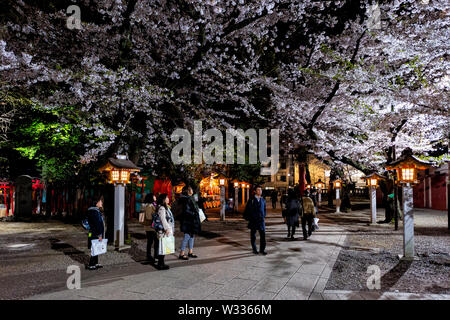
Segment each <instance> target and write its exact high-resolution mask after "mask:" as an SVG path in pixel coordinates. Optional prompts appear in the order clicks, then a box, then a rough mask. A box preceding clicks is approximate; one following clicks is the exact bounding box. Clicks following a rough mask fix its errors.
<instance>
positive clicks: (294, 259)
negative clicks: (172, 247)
mask: <svg viewBox="0 0 450 320" xmlns="http://www.w3.org/2000/svg"><path fill="white" fill-rule="evenodd" d="M279 216H280V214H279V212H275V213H272V214H269V217H268V219H267V240H268V241H267V242H268V247H267V251H268V253H269V254H268V255H267V256H260V255H258V256H255V255H253V254H252V253H251V251H250V243H249V234H248V230H246V229H245V228H242V227H243V224H242V221H241V222H239V221H237V219H229V220H227V222H225V223H224V222H220V221H218V220H216V219H212V221H210V222H208V223H207V224H208V228H206V225H205V229H210V230H225V229H226V231H223V232H220V234H215V236H214V233H211V235H212V236H211V237H206V238H205V237H198V238H197V239H196V245H195V252H196V254H198V255H199V258H198V259H190V260H189V261H181V260H178V259H177V256H176V255H171V256H168V257H167V258H166V262H167V264H169V265H170V266H171V269H170V270H167V271H157V270H155V269H154V268H153V267H152V266H145V267H148V271H146V269H145V271H144V272H142V270H141V271H140V272H139V274H134V275H129V273H125V276H124V273H123V272H122V273H121V275H119V276H108V273H105V274H104V276H102V277H100V278H101V280H93V279H92V278H95V277H89V278H88V279H85V280H84V281H83V279H82V285H81V286H82V288H81V289H79V290H62V291H58V292H53V293H48V294H41V295H35V296H32V297H30V299H38V300H39V299H45V300H46V299H82V300H83V299H89V300H90V299H101V300H104V299H106V300H110V299H139V300H147V299H152V300H158V299H165V300H166V299H175V300H190V299H193V300H211V299H213V300H224V299H226V300H237V299H241V300H242V299H244V300H245V299H251V300H272V299H275V300H307V299H310V300H355V299H356V300H374V299H380V300H385V299H389V300H391V299H398V300H405V299H413V300H417V299H432V300H441V299H445V300H450V296H449V295H437V294H414V293H401V292H378V291H364V292H353V291H336V290H325V287H326V284H327V281H328V278H329V277H330V274H331V272H332V269H333V265H334V263H335V261H336V258H337V256H338V254H339V252H340V250H341V247H342V245H343V244H344V241H345V238H346V235H345V234H346V232H343V228H342V226H339V225H336V224H331V223H329V220H327V219H326V218H325V216H323V219H322V220H323V222H325V223H319V224H320V230H319V231H317V232H315V233H313V236H312V237H311V238H310V239H309V240H308V241H303V240H302V236H301V232H300V233H298V234H297V235H296V236H297V239H296V240H295V241H288V240H286V239H285V236H286V226H285V225H284V224H283V223H282V220H281V218H280V217H279ZM139 227H140V226H138V228H139ZM180 240H181V239H180V238H179V237H178V236H177V244H178V243H179V242H180ZM139 246H140V247H141V248H140V250H145V241H141V242H140V245H139ZM109 268H112V269H115V268H117V267H115V266H109ZM102 272H105V269H101V270H98V271H95V273H98V275H100V273H102ZM83 273H84V272H82V274H83ZM89 275H90V274H89Z"/></svg>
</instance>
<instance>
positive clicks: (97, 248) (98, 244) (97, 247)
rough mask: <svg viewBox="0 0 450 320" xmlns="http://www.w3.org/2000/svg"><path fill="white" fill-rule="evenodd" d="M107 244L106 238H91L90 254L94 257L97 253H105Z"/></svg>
mask: <svg viewBox="0 0 450 320" xmlns="http://www.w3.org/2000/svg"><path fill="white" fill-rule="evenodd" d="M107 246H108V239H103V240H102V241H98V239H94V240H91V256H92V257H95V256H98V255H99V254H105V253H106V248H107Z"/></svg>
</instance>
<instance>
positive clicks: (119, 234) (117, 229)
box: [99, 155, 141, 249]
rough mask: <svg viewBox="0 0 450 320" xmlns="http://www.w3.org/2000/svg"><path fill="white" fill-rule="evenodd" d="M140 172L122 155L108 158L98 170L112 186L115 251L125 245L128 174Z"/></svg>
mask: <svg viewBox="0 0 450 320" xmlns="http://www.w3.org/2000/svg"><path fill="white" fill-rule="evenodd" d="M140 170H141V168H139V167H138V166H136V165H135V164H134V163H133V162H131V161H130V160H128V159H127V157H126V156H123V155H117V158H109V159H108V162H107V163H106V164H105V165H104V166H103V167H101V168H100V169H99V171H100V172H104V173H106V174H107V177H108V178H107V182H108V183H110V184H114V246H115V247H116V248H117V249H121V248H123V247H124V243H125V241H124V240H125V238H124V227H125V185H126V184H127V183H130V173H131V172H139V171H140Z"/></svg>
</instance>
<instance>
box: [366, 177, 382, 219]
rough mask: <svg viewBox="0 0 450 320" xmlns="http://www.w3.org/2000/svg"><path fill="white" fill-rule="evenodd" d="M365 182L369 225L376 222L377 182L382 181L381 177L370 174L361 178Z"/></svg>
mask: <svg viewBox="0 0 450 320" xmlns="http://www.w3.org/2000/svg"><path fill="white" fill-rule="evenodd" d="M362 179H365V180H366V184H367V187H368V188H369V190H370V212H371V216H370V217H371V218H370V223H371V224H375V223H376V222H377V186H378V180H384V179H385V178H384V177H383V176H380V175H379V174H377V173H372V174H370V175H368V176H365V177H363V178H362Z"/></svg>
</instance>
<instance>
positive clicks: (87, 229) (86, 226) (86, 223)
mask: <svg viewBox="0 0 450 320" xmlns="http://www.w3.org/2000/svg"><path fill="white" fill-rule="evenodd" d="M81 225H82V226H83V228H84V229H85V230H86V231H89V229H90V227H89V222H88V219H87V218H86V219H84V220H82V221H81Z"/></svg>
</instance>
